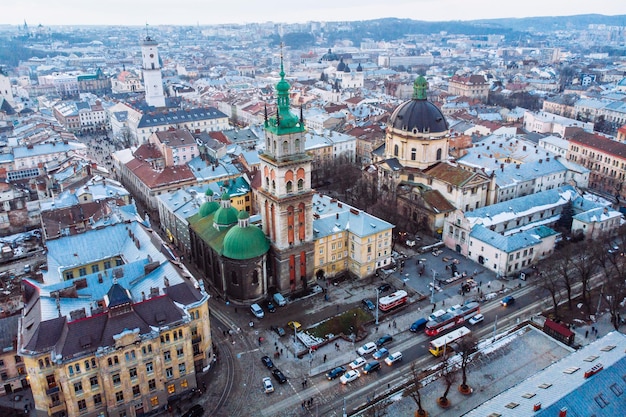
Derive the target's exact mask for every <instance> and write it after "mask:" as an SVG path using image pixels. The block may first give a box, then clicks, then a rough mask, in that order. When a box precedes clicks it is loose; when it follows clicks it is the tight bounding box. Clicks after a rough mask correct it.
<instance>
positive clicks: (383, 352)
mask: <svg viewBox="0 0 626 417" xmlns="http://www.w3.org/2000/svg"><path fill="white" fill-rule="evenodd" d="M388 354H389V351H388V350H387V348H380V349H378V350H377V351H376V352H374V354H373V355H372V358H374V359H376V360H380V359H382V358H384V357H385V356H387V355H388Z"/></svg>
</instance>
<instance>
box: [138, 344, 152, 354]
mask: <svg viewBox="0 0 626 417" xmlns="http://www.w3.org/2000/svg"><path fill="white" fill-rule="evenodd" d="M141 351H142V352H143V354H144V355H145V354H147V353H152V345H146V346H144V347H142V348H141Z"/></svg>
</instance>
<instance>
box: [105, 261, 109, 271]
mask: <svg viewBox="0 0 626 417" xmlns="http://www.w3.org/2000/svg"><path fill="white" fill-rule="evenodd" d="M110 268H111V261H104V269H110Z"/></svg>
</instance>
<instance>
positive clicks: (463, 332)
mask: <svg viewBox="0 0 626 417" xmlns="http://www.w3.org/2000/svg"><path fill="white" fill-rule="evenodd" d="M470 333H471V331H470V329H468V328H467V327H459V328H458V329H456V330H453V331H451V332H450V333H447V334H445V335H443V336H441V337H438V338H436V339H433V340H431V341H430V345H429V346H428V350H429V351H430V353H432V354H433V355H435V356H441V355H443V354H444V353H445V352H446V350H453V349H452V347H451V346H450V345H451V344H453V343H454V342H456V341H458V340H459V339H461V338H462V337H465V336H467V335H468V334H470Z"/></svg>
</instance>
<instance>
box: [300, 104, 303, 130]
mask: <svg viewBox="0 0 626 417" xmlns="http://www.w3.org/2000/svg"><path fill="white" fill-rule="evenodd" d="M300 124H301V125H302V126H304V113H303V110H302V104H301V105H300Z"/></svg>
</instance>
